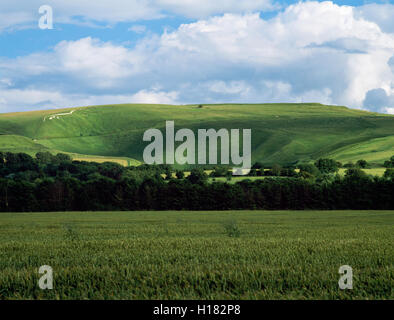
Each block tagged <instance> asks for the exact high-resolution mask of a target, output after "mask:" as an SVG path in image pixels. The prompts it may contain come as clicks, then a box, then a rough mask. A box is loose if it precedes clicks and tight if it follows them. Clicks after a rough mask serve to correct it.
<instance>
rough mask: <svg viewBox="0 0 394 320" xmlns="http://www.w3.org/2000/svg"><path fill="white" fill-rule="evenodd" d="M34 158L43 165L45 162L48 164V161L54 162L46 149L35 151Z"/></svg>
mask: <svg viewBox="0 0 394 320" xmlns="http://www.w3.org/2000/svg"><path fill="white" fill-rule="evenodd" d="M36 159H37V162H38V163H39V164H41V165H45V164H49V163H52V162H54V156H53V155H52V154H51V153H50V152H48V151H44V152H37V153H36Z"/></svg>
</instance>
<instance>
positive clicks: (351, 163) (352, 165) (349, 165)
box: [343, 161, 355, 168]
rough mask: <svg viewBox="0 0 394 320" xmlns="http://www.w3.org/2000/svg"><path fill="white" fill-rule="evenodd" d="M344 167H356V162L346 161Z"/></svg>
mask: <svg viewBox="0 0 394 320" xmlns="http://www.w3.org/2000/svg"><path fill="white" fill-rule="evenodd" d="M343 167H344V168H354V167H355V164H354V163H353V162H351V161H350V162H348V163H345V164H344V166H343Z"/></svg>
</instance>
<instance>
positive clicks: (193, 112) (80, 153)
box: [0, 104, 394, 164]
mask: <svg viewBox="0 0 394 320" xmlns="http://www.w3.org/2000/svg"><path fill="white" fill-rule="evenodd" d="M166 120H174V121H175V126H176V128H190V129H193V130H194V131H196V130H197V129H203V128H206V129H209V128H215V129H220V128H227V129H236V128H240V129H249V128H250V129H252V149H253V152H252V157H253V161H261V162H263V163H266V164H272V163H281V164H286V163H295V162H297V161H310V160H313V159H316V158H319V157H323V156H327V157H332V158H335V159H337V160H340V161H343V162H346V161H357V160H358V159H366V160H368V161H370V162H372V163H376V164H378V163H383V162H384V160H387V159H389V158H390V156H392V155H393V154H394V116H391V115H385V114H378V113H371V112H365V111H360V110H354V109H348V108H346V107H338V106H325V105H321V104H258V105H257V104H245V105H238V104H237V105H235V104H234V105H232V104H225V105H204V106H203V108H199V107H198V106H196V105H183V106H173V105H141V104H128V105H111V106H92V107H83V108H71V109H62V110H60V109H57V110H47V111H34V112H22V113H8V114H0V134H1V135H0V150H2V151H13V152H26V153H29V154H35V153H36V152H38V151H43V150H48V151H51V152H60V151H61V152H67V153H70V154H72V155H73V156H74V157H75V158H81V159H87V158H89V159H95V158H98V156H99V158H101V159H107V158H111V159H118V158H119V159H124V160H126V161H128V163H136V162H133V160H132V159H136V160H139V161H142V155H143V150H144V148H145V146H146V145H147V143H145V142H143V141H142V137H143V133H144V131H145V130H147V129H149V128H157V129H160V130H162V132H164V130H165V121H166Z"/></svg>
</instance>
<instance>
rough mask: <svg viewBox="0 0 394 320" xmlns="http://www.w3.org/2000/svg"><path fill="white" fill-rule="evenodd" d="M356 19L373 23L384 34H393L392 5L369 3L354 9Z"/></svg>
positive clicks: (393, 14) (393, 8)
mask: <svg viewBox="0 0 394 320" xmlns="http://www.w3.org/2000/svg"><path fill="white" fill-rule="evenodd" d="M355 13H356V16H357V17H361V18H363V19H366V20H368V21H373V22H375V23H376V24H377V25H379V27H380V28H381V29H382V31H384V32H391V33H394V19H393V17H394V5H393V4H389V3H386V4H376V3H370V4H366V5H363V6H360V7H357V8H356V9H355Z"/></svg>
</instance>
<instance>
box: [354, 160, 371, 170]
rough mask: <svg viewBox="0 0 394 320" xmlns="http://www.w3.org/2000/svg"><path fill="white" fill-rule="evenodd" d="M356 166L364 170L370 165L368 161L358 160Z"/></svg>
mask: <svg viewBox="0 0 394 320" xmlns="http://www.w3.org/2000/svg"><path fill="white" fill-rule="evenodd" d="M356 165H357V166H358V167H359V168H362V169H365V168H367V167H368V166H369V165H368V162H367V161H366V160H358V161H357V162H356Z"/></svg>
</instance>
